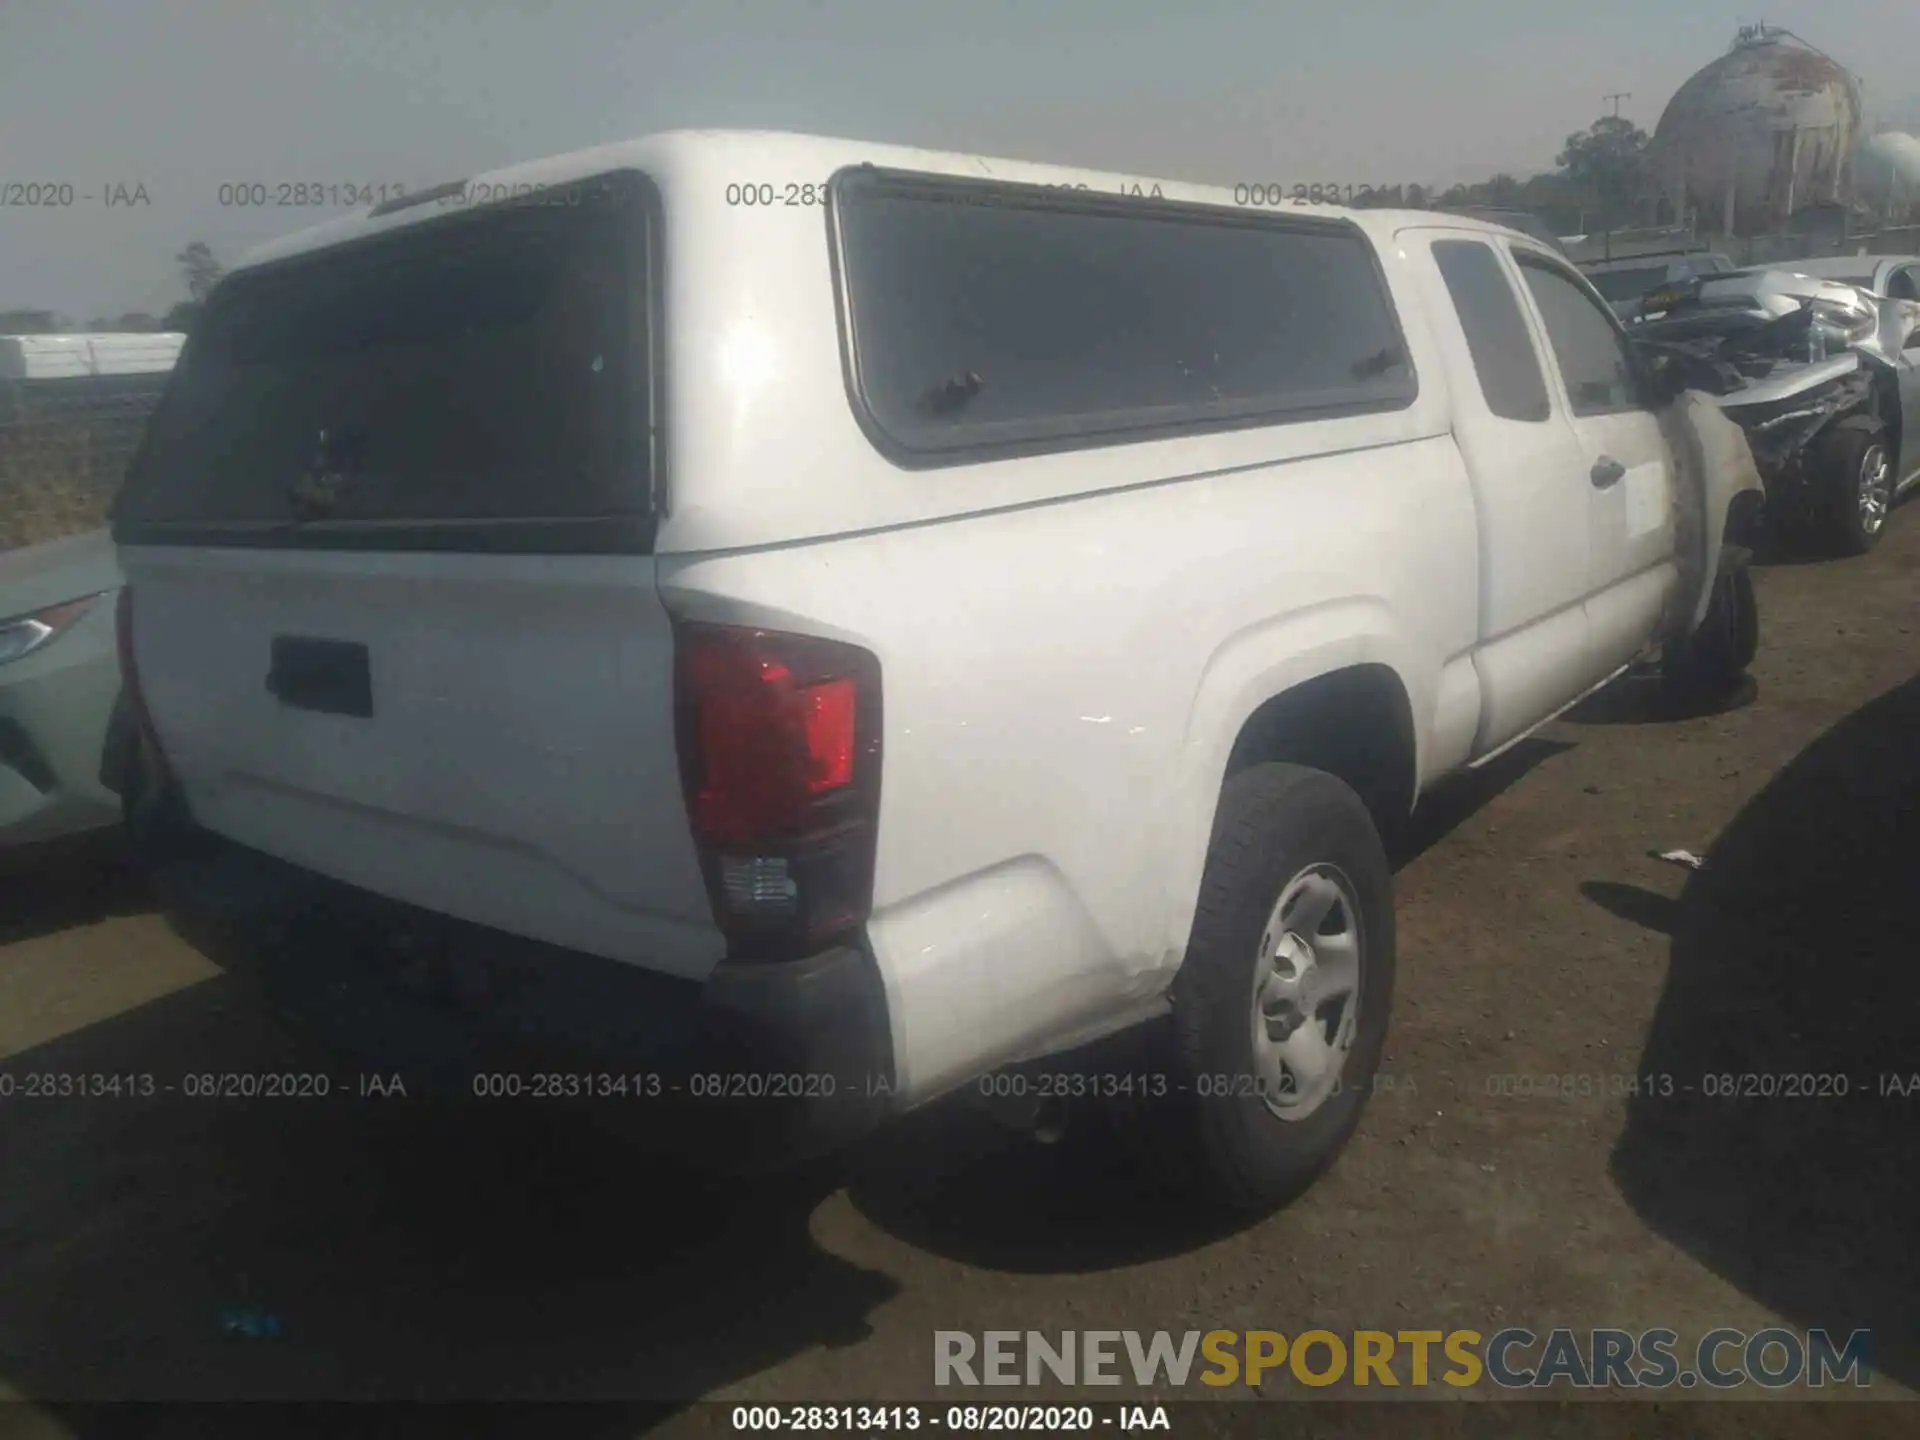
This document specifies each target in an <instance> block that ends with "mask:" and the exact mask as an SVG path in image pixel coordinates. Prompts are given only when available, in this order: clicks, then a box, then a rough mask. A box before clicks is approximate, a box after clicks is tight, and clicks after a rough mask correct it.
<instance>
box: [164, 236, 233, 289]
mask: <svg viewBox="0 0 1920 1440" xmlns="http://www.w3.org/2000/svg"><path fill="white" fill-rule="evenodd" d="M173 258H174V260H175V261H176V262H178V264H179V266H180V269H181V271H182V273H183V274H184V275H185V276H186V281H187V294H188V295H190V296H192V297H193V303H194V304H196V305H203V304H205V303H206V299H207V296H208V295H210V294H211V293H212V292H213V287H214V286H215V285H217V284H218V283H219V281H220V274H221V270H220V262H219V261H218V260H216V259H214V258H213V248H212V247H211V246H210V245H208V244H207V242H206V241H204V240H196V241H194V242H193V243H192V244H191V245H189V246H187V248H186V249H184V250H182V251H181V252H180V253H179V254H178V255H176V256H174V257H173Z"/></svg>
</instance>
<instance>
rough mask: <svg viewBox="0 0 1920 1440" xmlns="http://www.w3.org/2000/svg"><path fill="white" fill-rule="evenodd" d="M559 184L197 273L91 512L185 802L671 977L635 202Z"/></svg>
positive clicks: (691, 870)
mask: <svg viewBox="0 0 1920 1440" xmlns="http://www.w3.org/2000/svg"><path fill="white" fill-rule="evenodd" d="M569 195H570V200H569V203H567V204H565V205H559V206H550V205H513V206H498V207H487V208H484V209H482V210H479V211H466V212H455V213H453V214H450V215H441V216H431V217H430V218H427V219H425V220H424V221H422V222H421V223H417V224H410V225H406V226H404V227H401V228H400V229H398V230H395V231H392V232H389V233H380V234H376V235H373V236H371V237H370V238H363V239H358V240H353V241H349V242H347V243H346V244H343V245H340V246H337V247H334V248H332V249H326V250H321V251H318V252H314V253H311V254H307V255H302V256H299V257H297V258H295V259H292V260H287V261H282V262H277V263H275V264H272V265H268V266H263V267H259V268H258V269H255V270H243V271H241V272H239V273H237V274H236V275H234V276H232V277H230V278H229V279H228V280H226V281H224V282H223V283H222V284H221V285H220V286H219V287H218V288H217V289H216V291H215V293H214V296H213V298H212V300H211V301H210V303H209V305H208V308H207V311H206V314H205V316H204V317H203V318H202V320H201V322H200V325H199V326H198V328H196V330H195V331H194V333H193V335H192V337H191V338H190V340H189V341H188V344H187V347H186V351H185V353H184V354H183V356H182V358H181V362H180V365H179V367H178V368H177V370H176V371H175V373H174V375H173V377H172V379H171V381H170V382H169V385H168V389H167V393H166V395H165V397H164V398H163V400H162V402H161V405H160V408H159V410H158V411H157V412H156V414H155V417H154V419H153V422H152V425H151V426H150V428H149V432H148V436H147V439H146V443H145V444H144V446H143V447H142V451H141V453H140V455H139V456H138V457H137V459H136V461H135V464H134V467H133V470H132V472H131V473H130V475H129V478H128V483H127V488H126V491H125V493H124V494H123V495H122V497H121V501H120V504H119V506H118V508H117V509H116V513H115V536H116V539H117V540H118V541H119V542H120V545H121V558H122V566H123V569H124V570H125V571H126V575H127V580H128V585H129V589H130V591H131V593H132V596H133V606H132V613H133V617H134V618H133V640H134V650H135V656H136V659H137V663H138V668H139V674H140V680H141V683H142V689H143V691H144V694H145V698H146V701H147V705H148V709H149V710H150V712H151V714H152V716H153V721H154V726H155V729H156V730H157V731H158V734H159V738H160V741H161V744H162V746H163V747H164V749H165V750H166V752H167V756H168V759H169V760H170V761H171V763H172V765H173V768H174V770H175V772H176V773H177V775H178V776H179V779H180V783H181V787H182V789H183V791H184V793H185V796H186V799H187V802H188V804H189V806H190V807H191V808H192V809H193V811H194V813H195V815H196V818H198V819H199V820H200V822H201V823H203V824H205V825H206V826H208V827H209V828H210V829H212V830H214V831H216V832H218V833H221V834H224V835H226V836H229V837H230V838H232V839H234V840H237V841H240V842H241V843H243V844H246V845H250V846H253V847H255V848H257V849H260V850H263V851H266V852H268V853H269V854H272V855H276V856H279V857H281V858H283V859H286V860H289V861H292V862H294V863H296V864H299V865H304V866H307V867H309V868H311V869H314V870H317V871H320V872H321V873H323V874H326V875H331V876H333V877H336V878H338V879H341V880H345V881H348V882H350V883H352V884H356V885H360V886H362V887H364V888H366V889H369V890H372V891H375V892H377V893H380V894H383V895H388V896H391V897H393V898H395V899H399V900H404V901H409V902H412V903H414V904H418V905H422V906H425V907H428V908H431V909H434V910H438V911H442V912H445V913H447V914H451V915H455V916H459V917H461V918H463V919H468V920H472V921H476V922H478V923H481V924H485V925H491V926H495V927H498V928H500V929H503V930H507V931H510V932H513V933H516V934H522V935H527V936H530V937H532V938H534V939H539V940H545V941H548V942H551V943H553V944H557V945H563V946H568V947H571V948H576V949H581V950H586V951H590V952H593V953H596V954H601V955H606V956H609V957H611V958H615V959H621V960H629V961H635V962H639V963H645V964H648V965H651V966H653V967H655V968H658V969H662V970H665V971H669V972H671V973H675V974H681V975H686V976H689V977H692V978H698V977H699V976H702V975H704V973H705V972H706V970H707V969H708V968H710V966H711V965H712V964H713V963H714V962H715V961H716V960H717V959H718V958H719V956H720V954H721V953H722V950H723V946H722V943H721V940H720V937H719V933H718V931H717V930H716V929H715V928H714V926H713V923H712V919H711V915H710V912H709V909H708V904H707V899H706V892H705V889H704V886H703V884H702V881H701V876H700V871H699V866H698V863H697V860H696V856H695V852H694V846H693V841H692V836H691V834H690V831H689V827H688V823H687V817H686V808H685V803H684V800H683V798H682V793H681V785H680V776H679V769H678V761H677V758H676V752H675V744H674V714H673V664H674V658H673V637H672V633H671V629H670V626H669V623H668V617H667V614H666V611H665V609H664V607H663V606H662V604H661V601H660V598H659V594H658V591H657V588H656V585H655V577H654V561H653V559H652V556H651V553H650V552H651V548H652V534H653V519H654V500H653V483H652V481H653V474H654V469H655V466H654V433H653V425H652V416H653V415H654V414H655V413H657V405H656V400H655V388H654V382H655V377H654V366H653V363H652V356H653V340H652V335H653V328H654V327H653V316H654V314H655V313H657V307H656V306H655V297H656V296H657V274H656V269H655V263H654V255H655V254H656V253H657V244H656V243H655V238H656V236H657V223H656V219H655V215H656V206H655V205H654V203H653V202H652V200H651V196H652V191H651V188H650V187H647V186H645V185H644V182H642V181H640V179H639V177H637V176H627V177H612V178H610V179H609V178H606V177H603V178H602V179H601V180H599V181H595V182H589V183H588V184H587V185H585V186H583V187H582V188H581V189H580V190H579V191H577V192H569ZM583 200H584V203H582V202H583Z"/></svg>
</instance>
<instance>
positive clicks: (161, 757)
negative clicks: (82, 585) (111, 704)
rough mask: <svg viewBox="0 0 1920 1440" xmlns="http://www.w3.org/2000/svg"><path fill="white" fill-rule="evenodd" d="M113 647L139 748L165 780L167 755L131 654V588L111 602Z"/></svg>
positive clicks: (123, 588) (124, 590) (158, 777)
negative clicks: (141, 687)
mask: <svg viewBox="0 0 1920 1440" xmlns="http://www.w3.org/2000/svg"><path fill="white" fill-rule="evenodd" d="M113 639H114V646H115V648H116V649H117V650H118V652H119V656H120V688H121V690H122V691H123V692H124V693H125V694H126V697H127V709H128V710H129V711H130V712H131V713H132V715H133V725H134V729H135V730H136V731H138V732H139V736H140V746H141V749H142V750H144V751H145V752H146V755H147V758H148V760H149V761H150V762H151V763H152V765H153V767H154V774H155V777H156V778H157V779H159V780H162V781H165V780H167V779H168V778H169V777H168V773H167V755H166V752H165V751H164V750H162V749H161V748H160V733H159V731H157V730H155V729H154V726H153V715H152V713H151V712H150V711H149V710H148V709H147V697H146V696H145V695H144V694H142V693H141V690H140V667H139V666H138V665H137V664H136V663H135V661H134V657H133V587H132V586H131V585H122V586H121V587H120V595H119V598H118V599H116V600H115V602H114V613H113Z"/></svg>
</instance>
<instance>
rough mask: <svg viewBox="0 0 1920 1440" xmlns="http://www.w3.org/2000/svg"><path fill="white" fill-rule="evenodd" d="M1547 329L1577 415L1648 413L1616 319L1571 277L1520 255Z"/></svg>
mask: <svg viewBox="0 0 1920 1440" xmlns="http://www.w3.org/2000/svg"><path fill="white" fill-rule="evenodd" d="M1514 258H1515V259H1516V260H1518V261H1519V262H1520V273H1521V274H1522V275H1524V276H1525V277H1526V280H1527V288H1528V289H1529V290H1531V291H1532V292H1533V300H1534V304H1535V305H1537V306H1539V308H1540V318H1541V320H1542V322H1543V323H1544V324H1545V325H1546V328H1547V339H1548V341H1549V342H1550V343H1551V344H1552V346H1553V358H1554V360H1555V361H1556V362H1557V363H1558V364H1559V366H1560V375H1561V378H1562V379H1564V380H1565V381H1566V383H1567V400H1568V403H1569V404H1570V405H1571V407H1572V409H1573V413H1574V414H1575V415H1611V414H1617V413H1619V412H1620V411H1623V410H1642V409H1645V408H1647V400H1646V395H1645V391H1644V387H1643V386H1642V384H1641V379H1640V368H1639V366H1638V365H1637V364H1636V363H1635V360H1634V355H1633V347H1632V343H1631V342H1630V341H1629V340H1628V339H1627V337H1626V336H1625V335H1623V334H1622V333H1621V332H1620V329H1619V327H1618V326H1617V325H1616V324H1615V323H1614V319H1613V316H1612V315H1610V314H1608V313H1607V311H1606V309H1605V308H1604V307H1603V306H1602V305H1601V304H1600V303H1599V302H1598V301H1596V300H1594V299H1593V298H1592V297H1591V296H1590V295H1588V294H1587V292H1586V291H1585V290H1584V289H1583V288H1581V286H1580V285H1579V283H1578V282H1577V281H1575V280H1574V279H1573V277H1572V276H1570V275H1568V274H1566V273H1565V272H1564V271H1562V270H1561V269H1560V268H1559V267H1558V266H1556V265H1551V264H1549V263H1547V262H1546V261H1544V260H1541V259H1537V258H1535V257H1534V256H1532V255H1516V256H1515V257H1514Z"/></svg>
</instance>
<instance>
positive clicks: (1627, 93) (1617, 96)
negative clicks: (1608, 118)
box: [1600, 90, 1633, 120]
mask: <svg viewBox="0 0 1920 1440" xmlns="http://www.w3.org/2000/svg"><path fill="white" fill-rule="evenodd" d="M1600 98H1601V99H1602V100H1609V101H1611V102H1612V103H1613V118H1614V119H1616V120H1618V119H1619V118H1620V102H1621V101H1622V100H1631V99H1632V98H1633V92H1632V91H1631V90H1616V91H1615V92H1614V93H1613V94H1611V95H1602V96H1601V97H1600Z"/></svg>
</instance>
